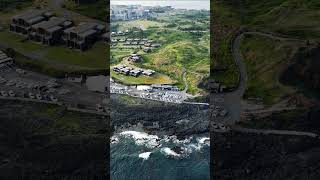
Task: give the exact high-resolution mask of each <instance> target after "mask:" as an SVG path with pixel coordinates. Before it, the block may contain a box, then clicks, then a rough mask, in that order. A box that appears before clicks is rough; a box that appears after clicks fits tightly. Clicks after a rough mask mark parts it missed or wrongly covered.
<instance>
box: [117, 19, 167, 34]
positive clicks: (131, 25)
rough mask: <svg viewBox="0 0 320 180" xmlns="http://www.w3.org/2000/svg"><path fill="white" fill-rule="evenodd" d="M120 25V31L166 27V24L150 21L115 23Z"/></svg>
mask: <svg viewBox="0 0 320 180" xmlns="http://www.w3.org/2000/svg"><path fill="white" fill-rule="evenodd" d="M115 24H118V25H119V29H118V30H120V31H125V30H128V29H132V28H134V27H135V28H141V29H148V28H150V27H163V26H165V25H166V23H160V22H155V21H149V20H141V19H139V20H134V21H125V22H119V23H115Z"/></svg>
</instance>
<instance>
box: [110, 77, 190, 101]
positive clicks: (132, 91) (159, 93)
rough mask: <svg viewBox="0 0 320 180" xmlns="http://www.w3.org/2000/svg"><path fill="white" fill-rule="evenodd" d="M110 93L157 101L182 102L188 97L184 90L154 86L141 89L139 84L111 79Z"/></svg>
mask: <svg viewBox="0 0 320 180" xmlns="http://www.w3.org/2000/svg"><path fill="white" fill-rule="evenodd" d="M110 93H113V94H126V95H129V96H133V97H139V98H144V99H151V100H155V101H163V102H171V103H182V102H183V101H184V100H186V99H187V94H186V93H185V92H183V91H173V90H160V89H154V88H152V86H150V88H148V89H145V90H139V89H138V88H137V86H126V85H122V84H118V83H115V82H113V81H112V80H111V81H110Z"/></svg>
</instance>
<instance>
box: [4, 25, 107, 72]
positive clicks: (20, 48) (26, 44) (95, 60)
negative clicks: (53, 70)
mask: <svg viewBox="0 0 320 180" xmlns="http://www.w3.org/2000/svg"><path fill="white" fill-rule="evenodd" d="M0 44H1V45H3V46H5V47H12V48H13V49H15V50H16V51H17V52H19V53H21V54H24V55H26V56H28V57H32V58H31V59H34V60H35V64H37V63H38V62H36V61H42V63H47V64H48V66H51V67H59V66H62V65H64V66H67V67H65V69H68V68H69V69H73V70H86V69H87V70H92V69H106V67H107V63H106V62H107V60H106V59H107V50H106V44H105V43H104V42H100V41H99V42H97V43H95V44H94V46H93V47H92V48H91V49H89V50H87V51H84V52H81V51H78V50H74V49H69V48H66V47H65V46H57V45H54V46H47V45H43V44H40V43H36V42H33V41H28V40H24V37H23V36H22V35H20V34H15V33H11V32H8V31H2V32H0ZM38 64H39V63H38ZM60 68H61V67H60Z"/></svg>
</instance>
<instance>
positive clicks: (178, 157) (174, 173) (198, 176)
mask: <svg viewBox="0 0 320 180" xmlns="http://www.w3.org/2000/svg"><path fill="white" fill-rule="evenodd" d="M177 147H179V148H177ZM209 149H210V142H209V138H208V137H207V136H205V135H203V136H200V135H199V136H191V137H189V138H187V139H184V140H178V139H177V137H176V136H163V137H158V136H156V135H151V134H147V133H144V132H138V131H123V132H120V133H117V134H115V135H114V136H113V137H111V161H110V165H111V168H110V169H111V172H110V174H111V179H112V180H158V179H159V180H180V179H181V180H188V179H190V180H191V179H192V180H207V179H209V177H210V176H209V161H210V153H209V152H210V151H209Z"/></svg>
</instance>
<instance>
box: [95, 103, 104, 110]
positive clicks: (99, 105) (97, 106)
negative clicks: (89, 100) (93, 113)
mask: <svg viewBox="0 0 320 180" xmlns="http://www.w3.org/2000/svg"><path fill="white" fill-rule="evenodd" d="M96 110H97V111H98V112H103V107H102V106H101V104H97V105H96Z"/></svg>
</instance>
